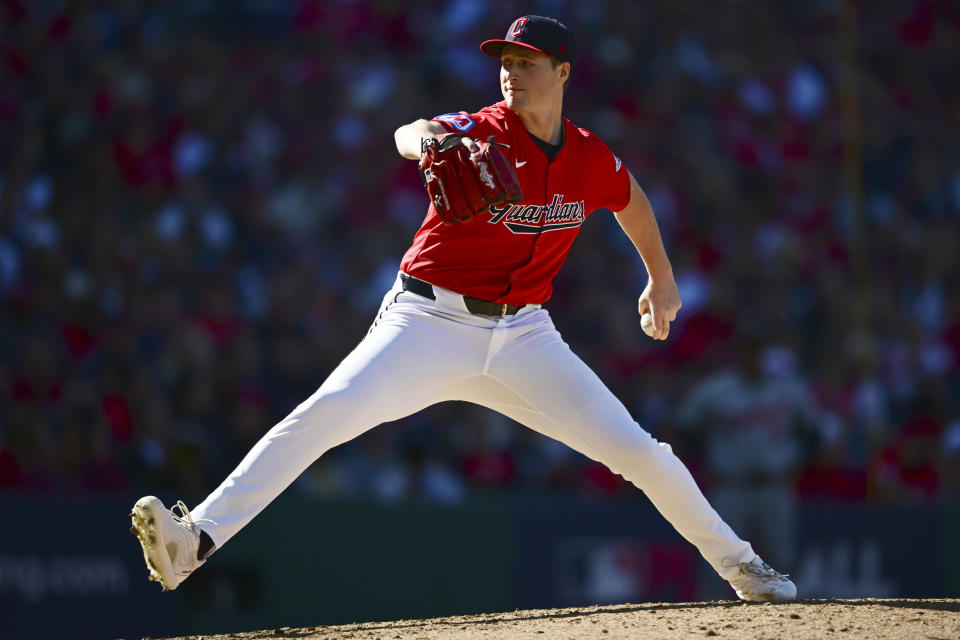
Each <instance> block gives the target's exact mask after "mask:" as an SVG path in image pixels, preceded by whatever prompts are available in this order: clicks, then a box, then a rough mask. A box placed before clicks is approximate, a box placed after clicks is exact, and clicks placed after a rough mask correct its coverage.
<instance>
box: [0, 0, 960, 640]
mask: <svg viewBox="0 0 960 640" xmlns="http://www.w3.org/2000/svg"><path fill="white" fill-rule="evenodd" d="M527 12H535V13H541V14H545V15H551V16H554V17H559V18H561V19H562V20H564V21H565V22H566V23H567V24H569V25H570V26H571V27H573V29H574V31H575V32H576V34H577V36H578V39H579V43H580V48H581V50H582V54H581V58H580V61H579V62H578V64H577V66H576V67H575V69H574V73H573V79H572V83H571V84H572V86H571V89H570V92H569V93H568V95H567V98H566V115H567V116H568V117H570V118H571V119H572V120H573V121H574V122H575V123H577V124H579V125H581V126H585V127H587V128H590V129H592V130H594V131H596V132H598V133H599V134H600V135H601V136H602V137H603V138H604V139H605V140H606V141H607V142H608V144H609V145H610V146H611V147H612V148H613V149H614V151H615V152H617V153H618V154H619V155H620V156H621V157H622V158H623V159H624V160H625V162H626V163H627V165H628V166H629V167H630V168H631V170H632V171H633V172H634V174H635V175H636V176H637V178H638V180H639V182H640V183H641V185H643V186H644V188H645V190H646V191H647V193H648V195H649V196H650V199H651V201H652V202H653V205H654V207H655V210H656V212H657V214H658V218H659V220H660V224H661V229H662V231H663V234H664V238H665V241H666V243H667V246H668V251H669V252H670V255H671V256H672V258H673V262H674V269H675V272H676V274H677V276H678V281H679V283H680V288H681V294H682V295H683V298H684V309H683V310H682V312H681V315H680V318H679V321H678V322H677V324H676V325H675V326H674V328H673V329H672V334H671V338H670V340H669V341H668V342H666V343H664V344H654V343H653V342H652V341H650V340H648V339H646V338H645V337H644V336H643V335H642V333H641V332H640V331H639V320H638V318H637V317H636V315H635V299H636V296H637V295H638V294H639V292H640V291H641V290H642V287H643V285H644V277H645V276H644V271H643V268H642V263H641V262H640V261H639V259H638V258H637V257H636V255H635V252H634V250H633V248H632V247H631V246H630V244H629V241H627V239H626V238H625V237H624V236H623V234H622V233H621V232H620V230H619V228H618V227H617V225H616V224H615V222H614V221H613V218H612V216H611V215H609V214H608V213H606V212H598V213H597V214H595V215H594V216H593V217H591V218H590V220H589V221H588V223H587V224H586V225H585V226H584V229H583V231H582V233H581V236H580V238H579V239H578V241H577V243H576V246H575V248H574V250H573V252H572V254H571V256H570V259H569V260H568V262H567V264H566V265H565V267H564V268H563V270H562V272H561V274H560V276H559V277H558V279H557V282H556V293H555V296H554V299H553V300H552V301H551V302H550V304H549V309H550V310H551V313H552V315H553V317H554V318H555V321H556V323H557V325H558V327H559V329H560V330H561V332H562V333H563V334H564V335H565V337H566V339H567V342H569V343H570V344H571V346H572V347H573V348H574V350H575V351H577V352H578V353H579V354H580V355H581V356H582V357H583V358H584V359H585V360H586V361H587V362H588V363H589V364H590V365H591V366H592V367H593V368H594V369H595V370H596V371H597V373H598V374H599V375H600V376H601V377H602V378H603V379H604V380H605V381H606V382H607V384H608V385H609V386H610V387H611V389H612V390H613V391H614V392H615V393H616V394H617V395H618V397H620V398H621V399H623V400H624V402H625V404H627V406H628V408H629V409H630V410H631V411H632V412H633V413H634V415H635V416H636V417H637V418H638V420H639V421H640V422H641V424H643V425H644V426H645V427H646V428H648V429H649V430H650V431H651V432H652V433H653V434H654V435H655V436H656V437H658V438H660V439H662V440H666V441H668V442H671V443H672V444H673V445H674V448H675V449H676V450H677V452H678V453H679V454H680V456H681V457H682V458H683V459H684V460H685V461H687V462H688V463H689V465H690V466H691V469H692V471H693V472H694V474H695V475H696V476H697V477H698V480H700V481H701V482H702V483H703V485H704V486H705V488H706V490H707V491H708V492H711V491H713V490H714V489H715V487H713V486H712V484H711V483H712V479H713V476H712V473H711V468H710V461H709V453H708V452H707V451H706V450H705V447H704V442H705V441H706V438H707V434H706V433H705V432H703V431H700V430H699V429H698V428H697V427H696V426H693V427H691V426H689V425H682V424H681V422H682V421H681V420H680V419H679V418H678V416H679V415H680V412H681V411H682V409H683V407H684V406H685V404H686V402H687V400H688V398H689V394H690V393H691V391H692V389H694V388H695V387H696V386H697V385H698V384H700V383H702V382H703V381H705V380H707V379H709V378H710V376H713V375H715V374H716V372H718V371H720V370H722V369H724V368H729V367H733V366H737V365H738V363H739V362H740V361H741V360H742V358H741V356H742V355H743V353H744V349H743V345H744V344H745V342H744V341H745V340H747V341H750V343H751V344H752V346H754V347H758V348H759V351H758V353H759V355H760V356H761V362H762V363H763V367H764V371H765V374H766V375H767V376H771V377H781V378H784V379H789V380H791V381H792V383H793V384H795V385H798V386H800V387H802V388H804V389H805V392H806V393H809V395H810V397H811V398H812V402H811V406H812V407H814V409H815V419H814V420H812V421H810V423H809V424H807V425H806V428H804V429H798V431H797V432H796V434H795V435H794V436H793V440H792V442H791V443H789V444H788V445H785V446H791V447H793V448H794V450H795V451H797V452H798V453H797V455H796V459H795V463H794V464H792V465H791V466H790V467H789V468H787V469H784V470H782V471H783V472H782V474H781V475H780V476H779V477H778V478H777V482H778V483H779V484H780V485H781V486H786V487H788V488H789V492H788V493H789V499H790V502H791V505H792V506H794V507H796V509H797V518H796V526H795V527H794V529H795V531H796V536H795V537H796V539H795V540H794V541H792V542H791V543H790V545H789V548H786V549H769V553H782V554H784V557H789V558H791V560H790V563H789V565H788V566H786V567H785V568H786V569H788V570H789V571H791V572H792V573H793V574H794V576H795V577H796V578H797V582H798V585H799V588H800V595H801V597H803V596H806V597H818V596H819V597H827V596H849V595H859V596H871V595H875V596H897V595H902V596H949V595H954V596H956V595H958V594H960V584H958V580H957V578H956V576H957V575H960V571H958V569H960V558H958V551H957V549H956V544H955V541H956V540H957V539H958V537H960V510H958V507H957V505H958V496H960V400H958V399H960V295H958V293H960V292H958V288H960V267H958V262H960V259H958V257H957V248H956V244H957V239H958V238H960V144H958V139H957V135H956V134H957V131H958V125H960V85H958V83H957V82H956V69H957V68H960V50H958V48H957V47H956V42H957V40H958V37H960V5H958V4H957V3H954V2H926V1H923V0H919V1H914V0H904V1H897V2H892V1H886V2H877V3H868V4H863V5H860V6H859V7H858V6H857V4H856V3H846V2H842V1H840V0H834V1H825V0H824V1H815V2H785V1H784V2H764V3H759V2H757V3H746V2H725V3H711V4H710V6H709V9H705V5H698V6H696V7H694V6H693V5H692V3H691V4H688V3H667V2H616V1H613V0H604V1H599V0H598V1H594V2H589V3H580V2H548V1H544V2H532V3H517V2H503V3H499V2H483V1H477V0H471V1H462V0H448V1H445V2H444V1H434V2H417V3H405V2H394V1H387V0H384V1H373V0H370V1H367V0H356V1H349V0H344V1H330V2H318V1H300V2H266V1H255V0H246V1H237V2H227V1H213V0H210V1H203V2H190V3H164V4H159V3H157V4H154V3H148V2H138V1H133V0H131V1H127V2H97V1H93V0H90V1H78V2H57V1H37V2H27V1H17V0H4V1H2V2H0V514H2V518H0V520H2V522H3V527H2V529H0V596H2V597H0V618H3V619H4V620H5V622H4V623H3V624H4V628H3V629H2V630H0V635H3V636H9V637H21V636H23V635H38V634H39V635H49V636H63V635H64V634H65V633H67V632H69V634H70V635H72V636H73V637H84V636H91V637H101V636H103V635H105V634H114V635H136V634H138V633H140V634H153V635H157V634H169V633H178V632H179V633H186V632H194V633H200V632H210V631H221V632H222V631H230V630H240V629H250V628H258V627H267V626H271V625H272V626H280V625H293V624H323V623H334V622H346V621H351V620H374V619H389V618H397V617H417V616H427V615H442V614H448V613H468V612H471V611H491V610H507V609H513V608H516V607H531V606H543V607H547V606H560V605H568V604H580V603H590V602H623V601H651V600H691V599H698V598H699V599H702V598H710V597H725V598H729V597H731V596H732V594H731V593H729V592H725V591H723V590H722V589H720V587H721V585H717V584H716V582H715V579H713V578H711V577H710V576H709V575H707V574H706V573H705V571H704V566H703V562H702V561H701V560H700V559H699V557H698V556H696V555H695V552H694V550H693V549H692V548H690V547H689V546H688V545H685V543H683V541H682V540H680V539H679V538H678V537H677V536H676V535H675V534H674V533H673V532H672V531H671V530H670V529H669V528H668V527H667V526H666V525H665V523H663V521H662V519H661V518H660V517H659V516H658V515H657V514H656V513H655V512H654V511H653V510H652V508H650V506H649V504H648V503H647V501H646V499H645V498H644V497H643V496H642V494H640V493H639V492H638V491H636V490H635V489H633V488H632V487H629V486H627V485H626V484H625V483H624V482H623V481H622V480H621V479H620V478H619V477H616V476H613V475H611V474H610V473H609V472H607V471H606V470H605V469H604V468H603V467H601V466H599V465H597V464H595V463H592V462H590V461H588V460H586V459H585V458H583V457H581V456H579V455H577V454H573V453H572V452H569V451H567V450H565V449H563V448H562V447H559V446H558V445H555V444H553V443H551V442H549V441H547V440H546V439H544V438H542V437H540V436H538V435H536V434H534V433H532V432H528V431H526V430H525V429H522V428H519V427H517V426H516V425H513V424H511V423H509V422H507V421H505V420H503V419H500V418H498V417H497V416H496V415H495V414H493V413H490V412H487V411H484V410H479V409H475V408H472V407H469V406H467V405H462V404H449V405H441V406H438V407H435V408H432V409H431V410H428V411H426V412H423V413H421V414H418V415H416V416H413V417H411V418H409V419H406V420H402V421H399V422H396V423H392V424H390V425H387V426H384V427H382V428H380V429H376V430H373V431H372V432H370V433H368V434H366V435H365V436H363V437H361V438H360V439H358V440H357V441H355V442H352V443H350V444H348V445H345V446H343V447H341V448H339V449H337V450H335V451H333V452H331V453H330V454H329V455H327V456H325V457H324V458H323V459H322V460H321V461H320V462H318V463H317V464H315V465H314V466H313V467H312V468H311V469H310V470H309V471H308V472H307V473H305V474H304V475H303V476H302V477H301V478H300V479H299V480H298V481H297V482H296V483H295V485H294V486H293V487H292V488H291V489H290V490H289V491H288V492H287V493H286V494H284V496H283V497H282V498H281V499H280V500H278V501H277V503H275V505H273V506H271V507H270V508H269V509H268V510H267V511H266V512H265V513H264V515H263V516H262V517H261V518H260V519H258V520H257V521H255V523H254V524H253V525H251V526H250V527H249V528H248V529H247V530H245V531H244V532H243V533H242V534H240V535H239V536H238V537H237V538H236V539H235V540H234V541H232V542H231V543H230V545H228V546H227V547H225V548H224V549H223V550H222V551H219V552H218V554H217V556H216V559H215V561H213V562H212V563H210V565H208V566H207V567H205V568H204V569H203V571H201V572H199V573H198V574H197V576H195V577H194V578H192V579H191V581H190V582H188V583H186V585H185V586H184V588H182V589H180V590H178V591H177V592H175V593H172V594H163V596H161V595H160V594H159V590H158V589H157V586H156V585H155V584H150V583H147V582H146V580H145V579H144V578H145V576H146V570H145V569H144V568H143V567H142V560H141V559H140V557H139V556H140V552H139V548H138V545H137V543H136V541H135V539H134V538H133V536H130V535H129V534H128V533H127V532H126V528H127V526H128V522H127V518H126V513H127V510H128V508H129V506H130V504H132V502H133V500H135V499H136V498H137V497H139V496H140V495H143V494H145V493H154V494H156V495H159V496H160V497H162V498H163V499H164V500H165V501H167V502H168V503H169V502H171V501H173V500H176V499H177V498H180V497H183V498H184V499H185V500H186V501H187V502H188V503H191V504H194V503H195V502H196V501H197V500H199V499H201V498H202V497H203V496H204V495H206V493H207V492H208V491H209V490H211V489H213V488H214V487H215V486H216V485H217V484H218V483H219V482H220V480H221V479H222V478H223V477H224V476H225V474H226V473H228V472H229V471H230V469H232V468H233V466H234V465H235V464H236V462H238V461H239V459H240V458H241V457H242V455H243V454H244V453H245V452H246V450H247V449H248V448H249V446H250V445H251V444H252V443H253V442H255V441H256V439H257V438H258V437H259V435H260V434H261V433H262V432H263V431H264V430H265V429H267V428H268V427H269V426H270V425H272V424H273V423H274V422H275V421H276V420H278V419H279V418H281V417H283V416H284V415H285V414H286V413H287V412H288V411H289V410H290V409H291V408H292V407H293V406H295V405H296V404H297V403H298V402H299V401H300V400H302V399H303V398H305V397H306V396H307V395H309V394H310V393H311V392H312V391H313V390H314V389H315V388H316V386H317V385H318V384H319V383H320V382H321V381H322V379H323V377H324V376H325V375H326V373H327V372H329V371H330V370H331V369H332V368H333V367H334V366H335V365H336V364H337V362H339V360H340V359H341V358H342V357H343V356H344V355H345V354H346V353H347V352H348V351H349V349H351V348H352V346H353V345H354V344H355V343H356V342H357V341H358V340H359V339H360V338H361V337H362V336H363V334H364V332H365V331H366V328H367V326H368V325H369V322H370V321H371V318H372V314H373V313H374V311H375V310H376V306H377V303H378V301H379V298H380V297H381V295H382V293H383V291H384V290H385V288H386V287H388V286H389V284H390V282H391V281H392V278H393V277H394V274H395V271H396V268H397V264H398V262H399V258H400V256H401V254H402V252H403V250H404V249H405V248H406V247H407V246H408V243H409V241H410V239H411V237H412V234H413V232H414V231H415V230H416V228H417V225H418V223H419V221H420V220H421V219H422V215H423V210H424V207H425V197H424V196H423V194H422V187H421V186H420V184H419V177H418V176H417V173H416V171H415V168H414V166H413V164H412V163H410V162H405V161H403V160H402V159H400V158H399V156H397V154H396V153H395V150H394V149H393V141H392V132H393V130H394V129H395V128H396V127H397V126H399V125H400V124H403V123H406V122H409V121H411V120H413V119H415V118H418V117H430V116H433V115H436V114H439V113H444V112H448V111H454V110H459V109H466V110H472V109H476V108H479V107H480V106H483V105H485V104H488V103H490V102H493V101H495V100H497V99H499V94H498V89H497V84H496V70H497V66H496V63H495V62H494V61H492V60H489V59H487V58H485V57H484V56H483V55H482V54H480V52H479V50H478V43H479V42H480V41H482V40H483V39H485V38H488V37H496V36H499V35H501V34H502V33H503V31H504V30H505V28H506V26H507V25H508V24H509V23H510V21H511V20H512V19H513V18H514V17H516V16H517V15H520V14H522V13H527ZM707 426H708V425H706V424H701V425H700V427H701V428H702V429H706V428H707ZM712 426H713V428H719V427H717V425H712ZM761 455H762V454H761ZM764 551H766V550H762V552H764Z"/></svg>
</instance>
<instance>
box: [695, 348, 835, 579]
mask: <svg viewBox="0 0 960 640" xmlns="http://www.w3.org/2000/svg"><path fill="white" fill-rule="evenodd" d="M737 349H738V352H737V353H738V358H737V359H738V361H737V362H735V363H734V364H733V365H732V366H729V367H724V368H723V369H721V370H719V371H717V372H715V373H713V374H712V375H710V376H708V377H707V378H705V379H704V380H703V381H702V382H701V383H700V384H699V385H697V386H696V387H694V388H693V390H692V391H691V392H690V394H689V395H688V396H687V397H686V398H685V399H684V401H683V402H682V403H681V405H680V407H679V410H678V412H677V424H678V426H679V427H680V428H681V429H685V430H688V431H689V432H690V433H691V434H692V437H693V438H694V439H696V440H697V441H698V442H699V443H701V444H702V447H703V453H704V459H705V463H706V469H707V472H708V474H709V479H710V484H711V490H710V500H711V502H712V503H713V505H714V506H715V507H716V509H717V511H718V512H719V513H720V514H721V515H722V516H723V518H724V519H725V520H726V521H727V522H728V523H729V524H730V526H732V527H733V528H734V529H736V530H737V531H741V532H745V533H747V534H748V535H749V537H750V539H751V540H752V541H753V543H754V544H755V545H756V546H757V548H758V549H759V550H761V551H762V552H763V554H764V556H765V557H767V558H769V559H770V560H771V561H772V562H774V563H775V564H780V565H781V566H782V565H784V564H789V563H791V562H792V560H793V554H794V551H795V549H794V547H795V540H794V532H795V530H796V519H797V518H796V495H795V494H796V492H795V489H794V480H795V479H796V472H797V470H798V466H799V464H800V463H801V462H802V455H803V443H804V442H805V441H806V439H807V435H808V434H811V433H812V432H813V431H814V430H815V429H816V425H817V423H818V413H817V410H816V408H815V406H814V400H813V397H812V394H811V393H810V390H809V389H808V387H807V385H806V384H805V382H804V381H803V380H802V379H801V378H799V377H798V376H796V375H795V374H793V373H792V372H791V371H780V372H773V371H764V370H763V366H762V358H763V356H764V353H765V351H764V344H763V342H762V341H760V340H759V339H758V338H757V337H756V336H751V335H747V334H746V332H744V333H743V336H742V338H741V339H740V340H739V341H738V343H737Z"/></svg>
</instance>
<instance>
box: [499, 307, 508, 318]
mask: <svg viewBox="0 0 960 640" xmlns="http://www.w3.org/2000/svg"><path fill="white" fill-rule="evenodd" d="M506 316H507V305H505V304H501V305H500V317H501V318H505V317H506Z"/></svg>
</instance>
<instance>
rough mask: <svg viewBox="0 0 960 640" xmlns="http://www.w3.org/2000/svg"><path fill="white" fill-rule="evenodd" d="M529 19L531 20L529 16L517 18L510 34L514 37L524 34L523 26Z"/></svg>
mask: <svg viewBox="0 0 960 640" xmlns="http://www.w3.org/2000/svg"><path fill="white" fill-rule="evenodd" d="M527 20H529V18H517V19H516V21H515V22H514V23H513V28H511V29H510V35H512V36H513V37H514V38H516V37H517V36H521V35H523V26H524V25H525V24H527Z"/></svg>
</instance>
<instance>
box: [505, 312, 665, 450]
mask: <svg viewBox="0 0 960 640" xmlns="http://www.w3.org/2000/svg"><path fill="white" fill-rule="evenodd" d="M505 355H506V357H504V358H502V359H498V360H496V361H495V362H494V363H493V366H491V367H490V375H492V376H493V377H495V378H496V379H497V380H499V381H500V382H501V383H502V384H503V385H504V386H505V387H507V388H509V389H510V390H511V391H512V392H513V393H515V394H516V395H517V396H519V397H520V398H522V399H523V400H524V401H525V402H526V403H527V404H528V405H529V406H530V408H531V409H532V410H533V411H535V412H536V413H538V414H541V415H542V416H543V417H542V418H541V419H539V420H536V419H535V417H534V416H532V415H531V416H529V417H528V422H531V423H532V422H534V421H536V423H537V424H538V425H544V426H546V427H547V428H550V429H551V430H552V431H554V432H555V433H557V432H558V431H559V433H561V434H562V435H563V437H562V438H558V439H561V440H562V441H563V442H565V443H567V444H569V445H570V446H571V447H573V448H575V449H577V450H578V451H581V452H582V453H584V454H586V455H588V456H590V457H592V458H595V459H600V460H601V461H602V462H604V463H605V464H607V465H608V466H612V467H616V468H618V469H619V468H622V466H623V464H624V463H625V462H626V461H627V460H629V459H631V458H632V457H633V456H635V455H636V453H638V452H643V451H646V450H649V449H650V448H652V447H655V446H657V442H656V441H655V440H654V439H653V438H652V437H651V436H650V434H648V433H647V432H646V431H644V430H643V429H641V428H640V426H639V425H638V424H637V423H636V422H635V421H634V420H633V418H632V417H631V416H630V413H629V412H628V411H627V409H626V407H624V406H623V403H622V402H620V400H618V399H617V397H616V396H614V395H613V393H612V392H611V391H610V390H609V389H608V388H607V386H606V385H605V384H603V382H602V381H601V380H600V378H599V377H598V376H597V375H596V374H595V373H594V372H593V371H592V370H591V369H590V367H588V366H587V365H586V364H585V363H584V362H583V361H582V360H581V359H580V358H579V357H577V355H576V354H575V353H573V352H572V351H571V350H570V349H569V347H567V346H566V345H565V344H564V343H563V341H562V340H560V337H559V334H556V332H555V331H552V332H550V331H544V332H543V334H542V335H540V336H534V337H532V339H529V340H527V341H526V343H525V344H523V343H521V344H519V345H517V347H516V348H515V349H512V350H511V351H509V352H507V353H506V354H505ZM531 427H533V428H535V429H537V430H540V429H538V428H537V427H536V426H533V424H531ZM553 437H557V436H556V435H554V436H553Z"/></svg>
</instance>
